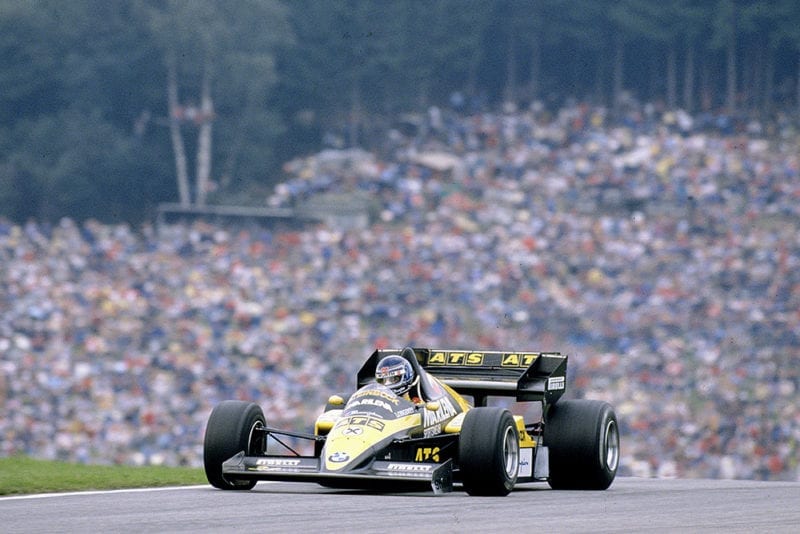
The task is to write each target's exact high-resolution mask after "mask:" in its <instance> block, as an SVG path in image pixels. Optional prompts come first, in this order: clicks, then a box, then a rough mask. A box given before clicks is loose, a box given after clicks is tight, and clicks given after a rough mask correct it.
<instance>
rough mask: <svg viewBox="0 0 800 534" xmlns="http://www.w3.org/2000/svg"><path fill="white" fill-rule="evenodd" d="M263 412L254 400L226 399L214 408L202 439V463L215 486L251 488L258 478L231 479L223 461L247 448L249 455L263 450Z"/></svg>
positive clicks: (225, 488)
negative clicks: (224, 468) (260, 431)
mask: <svg viewBox="0 0 800 534" xmlns="http://www.w3.org/2000/svg"><path fill="white" fill-rule="evenodd" d="M265 424H266V423H265V419H264V412H263V411H262V410H261V407H260V406H258V405H257V404H255V403H252V402H244V401H232V400H231V401H224V402H221V403H220V404H219V405H217V407H215V408H214V410H213V411H212V412H211V416H210V417H209V418H208V424H207V425H206V434H205V440H204V442H203V464H204V465H205V471H206V478H207V479H208V482H209V483H210V484H211V485H212V486H214V487H215V488H219V489H224V490H249V489H253V487H254V486H255V485H256V481H255V480H243V479H230V478H227V477H225V476H224V475H223V474H222V463H223V462H224V461H226V460H228V459H230V458H231V457H232V456H234V455H235V454H237V453H239V452H242V451H244V452H245V454H247V455H253V454H260V453H262V452H264V445H265V444H264V439H263V433H258V432H256V430H257V429H259V428H263V427H264V426H265Z"/></svg>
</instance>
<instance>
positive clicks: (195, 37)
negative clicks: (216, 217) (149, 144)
mask: <svg viewBox="0 0 800 534" xmlns="http://www.w3.org/2000/svg"><path fill="white" fill-rule="evenodd" d="M139 6H140V9H142V10H143V11H144V12H145V13H146V15H147V17H148V20H149V21H150V29H151V32H152V36H153V38H154V39H155V41H156V42H157V43H158V44H159V46H160V48H161V49H162V53H163V59H164V65H165V68H166V71H167V91H166V93H167V103H168V115H169V128H170V132H171V135H170V137H171V142H172V147H173V154H174V158H175V169H176V176H177V183H178V191H179V195H180V203H181V204H182V205H184V206H188V205H190V204H192V197H191V191H190V189H191V187H190V180H189V177H188V167H189V166H188V164H187V157H188V156H187V151H186V149H185V146H184V138H183V130H184V128H185V127H186V128H193V129H195V130H196V132H197V135H196V137H197V148H196V151H195V157H196V165H195V183H194V203H195V204H196V205H198V206H204V205H205V204H206V201H207V197H208V194H209V192H210V191H211V189H212V185H211V173H212V160H213V154H214V150H213V146H212V139H213V135H212V134H213V131H214V126H215V125H216V124H221V125H222V127H223V128H227V129H229V130H236V129H237V127H238V126H237V125H238V124H241V123H245V126H246V125H247V124H248V123H249V120H250V116H251V115H253V114H258V113H262V112H264V106H265V105H266V92H267V91H268V89H269V87H271V86H272V85H274V84H275V81H276V74H275V69H274V60H273V58H272V53H274V51H275V49H276V47H277V46H278V44H280V43H284V42H286V41H287V40H290V39H291V35H290V32H289V28H288V24H287V20H286V13H285V10H284V8H283V6H282V5H281V4H280V3H278V2H276V1H256V0H249V1H246V2H237V3H235V4H232V3H219V2H215V1H213V0H196V1H191V2H189V1H187V0H167V2H165V3H158V4H155V3H150V2H143V3H140V4H139ZM229 72H234V73H236V74H238V75H240V77H237V78H236V79H235V83H233V84H231V83H230V81H231V80H230V78H229V79H228V81H227V82H226V81H225V80H224V79H221V77H220V73H225V74H227V73H229ZM184 80H185V81H187V82H188V85H189V86H190V87H193V88H194V91H195V94H197V93H199V95H197V98H198V99H199V103H186V102H182V101H181V96H180V86H181V82H182V81H184ZM226 85H227V87H225V86H226ZM220 86H223V87H225V88H226V89H227V90H228V91H226V92H222V91H215V88H218V87H220ZM232 93H233V94H234V95H235V96H244V100H242V101H241V102H242V103H243V105H241V104H240V105H233V104H232V102H231V101H229V100H228V99H229V98H230V97H231V96H233V95H232ZM217 101H221V102H222V105H217V104H216V102H217ZM241 135H242V134H239V135H236V134H232V135H231V134H229V135H228V139H230V140H232V142H231V143H230V144H229V145H228V146H226V147H224V149H223V151H226V152H227V158H225V159H226V161H227V163H226V166H225V171H226V173H228V177H227V178H226V181H228V182H230V181H231V180H232V178H231V177H230V176H231V175H233V174H234V173H235V171H236V166H237V159H238V152H239V151H240V150H241V147H242V144H243V142H242V139H241Z"/></svg>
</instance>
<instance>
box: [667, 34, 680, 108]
mask: <svg viewBox="0 0 800 534" xmlns="http://www.w3.org/2000/svg"><path fill="white" fill-rule="evenodd" d="M677 72H678V54H677V51H676V50H675V43H670V45H669V51H668V52H667V108H668V109H675V107H676V105H677V103H678V98H677V92H678V91H677V85H678V81H677V77H678V74H677Z"/></svg>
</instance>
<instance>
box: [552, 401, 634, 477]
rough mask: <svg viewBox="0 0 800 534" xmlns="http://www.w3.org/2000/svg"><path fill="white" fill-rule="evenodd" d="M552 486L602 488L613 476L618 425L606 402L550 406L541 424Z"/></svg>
mask: <svg viewBox="0 0 800 534" xmlns="http://www.w3.org/2000/svg"><path fill="white" fill-rule="evenodd" d="M544 444H545V445H546V446H547V448H548V453H549V458H550V478H549V480H548V483H549V484H550V487H551V488H553V489H578V490H604V489H606V488H608V487H609V486H610V485H611V483H612V482H613V481H614V477H616V475H617V467H618V466H619V457H620V447H619V428H618V425H617V416H616V414H615V413H614V409H613V408H612V407H611V405H610V404H608V403H607V402H602V401H593V400H564V401H559V402H557V403H555V404H553V405H552V406H550V409H549V411H548V413H547V418H546V420H545V426H544Z"/></svg>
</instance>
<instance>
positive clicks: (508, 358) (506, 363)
mask: <svg viewBox="0 0 800 534" xmlns="http://www.w3.org/2000/svg"><path fill="white" fill-rule="evenodd" d="M538 357H539V354H537V353H530V352H527V353H524V354H516V353H510V354H504V355H503V361H502V362H501V363H500V365H502V366H503V367H530V365H531V364H532V363H533V362H534V361H535V360H536V358H538Z"/></svg>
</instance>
